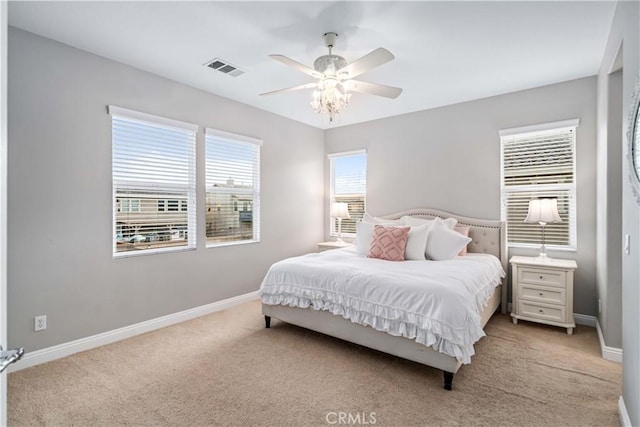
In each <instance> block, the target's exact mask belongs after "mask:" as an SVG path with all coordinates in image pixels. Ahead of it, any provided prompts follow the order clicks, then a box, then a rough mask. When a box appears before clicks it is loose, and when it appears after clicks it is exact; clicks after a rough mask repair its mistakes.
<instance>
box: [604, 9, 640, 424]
mask: <svg viewBox="0 0 640 427" xmlns="http://www.w3.org/2000/svg"><path fill="white" fill-rule="evenodd" d="M638 22H640V5H639V3H638V2H618V5H617V8H616V12H615V15H614V18H613V23H612V25H611V33H610V34H609V41H608V42H607V46H606V49H605V53H604V57H603V60H602V66H601V69H600V72H599V74H598V145H599V150H606V151H609V150H610V147H609V144H610V143H615V141H613V140H608V136H609V135H610V133H609V128H610V127H611V126H619V125H620V124H619V123H618V122H617V121H616V122H614V123H609V122H608V120H609V117H610V115H609V112H608V105H607V100H608V99H609V93H610V89H611V90H614V89H613V88H609V83H610V76H609V73H610V71H611V70H612V65H613V64H614V63H615V60H616V55H617V54H618V50H619V46H620V45H621V44H622V48H623V50H622V69H623V79H622V80H623V81H622V117H623V119H624V122H623V125H624V133H623V141H622V171H621V173H622V204H621V205H619V206H617V207H618V209H620V208H621V209H622V234H623V235H626V234H628V235H629V236H630V239H631V251H630V254H629V255H626V254H624V253H623V254H622V255H621V256H622V304H621V306H620V304H612V303H608V304H607V305H608V309H609V310H614V311H620V309H622V350H623V352H624V354H623V364H622V369H623V379H622V396H623V398H624V402H625V405H626V408H627V412H628V414H629V417H630V419H631V424H632V425H636V426H637V425H640V334H638V331H640V311H639V310H638V307H640V227H639V226H638V222H639V221H640V208H639V207H638V203H636V200H635V199H634V197H633V193H632V189H631V181H630V179H629V173H630V171H629V163H628V161H627V152H628V140H627V138H626V128H627V125H628V122H627V118H628V117H629V112H630V110H629V107H630V105H631V102H632V94H633V91H634V87H635V86H636V82H638V79H639V73H640V65H639V62H640V30H639V29H638ZM598 172H599V177H598V187H599V189H600V188H603V187H605V186H606V185H607V182H606V181H607V173H606V171H601V170H599V171H598ZM600 172H602V173H600ZM599 232H601V230H600V229H599ZM598 237H599V238H603V239H607V240H608V239H609V237H610V236H609V235H607V234H604V235H601V233H599V236H598ZM612 250H614V251H615V248H612ZM618 250H622V249H621V248H619V249H618ZM598 262H599V263H603V262H606V259H598ZM601 286H602V288H603V289H604V291H605V292H607V293H608V289H607V288H608V286H610V284H609V283H602V284H601ZM605 339H608V337H607V336H606V337H605Z"/></svg>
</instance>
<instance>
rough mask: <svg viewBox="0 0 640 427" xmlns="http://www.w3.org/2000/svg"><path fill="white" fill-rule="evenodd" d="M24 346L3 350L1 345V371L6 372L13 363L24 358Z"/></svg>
mask: <svg viewBox="0 0 640 427" xmlns="http://www.w3.org/2000/svg"><path fill="white" fill-rule="evenodd" d="M23 354H24V348H22V347H20V348H14V349H13V350H2V346H1V345H0V373H2V372H4V370H5V369H7V368H8V367H9V365H11V364H12V363H15V362H17V361H18V360H20V359H21V358H22V355H23Z"/></svg>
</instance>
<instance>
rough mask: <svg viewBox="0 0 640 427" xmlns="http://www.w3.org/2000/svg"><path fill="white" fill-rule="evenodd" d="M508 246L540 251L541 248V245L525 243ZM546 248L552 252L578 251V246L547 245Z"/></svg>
mask: <svg viewBox="0 0 640 427" xmlns="http://www.w3.org/2000/svg"><path fill="white" fill-rule="evenodd" d="M508 246H509V248H514V249H531V250H536V251H540V248H541V245H528V244H523V243H509V244H508ZM545 248H546V250H547V251H551V252H577V248H575V247H572V246H549V245H547V246H546V247H545Z"/></svg>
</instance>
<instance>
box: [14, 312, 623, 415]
mask: <svg viewBox="0 0 640 427" xmlns="http://www.w3.org/2000/svg"><path fill="white" fill-rule="evenodd" d="M486 332H487V336H486V337H484V338H483V339H481V340H480V342H479V343H478V344H477V345H476V353H477V354H476V356H474V357H473V361H472V363H471V365H467V366H463V367H462V368H461V369H460V371H459V372H458V374H457V375H456V376H455V379H454V390H453V391H451V392H448V391H445V390H443V388H442V373H441V372H440V371H438V370H436V369H433V368H429V367H425V366H421V365H419V364H416V363H413V362H408V361H405V360H401V359H398V358H395V357H392V356H388V355H385V354H382V353H379V352H376V351H372V350H368V349H365V348H362V347H359V346H356V345H352V344H348V343H345V342H343V341H340V340H337V339H333V338H329V337H326V336H323V335H320V334H317V333H314V332H310V331H307V330H304V329H301V328H298V327H295V326H291V325H287V324H284V323H281V322H279V321H277V320H274V321H273V324H272V328H271V329H264V323H263V318H262V316H261V315H260V305H259V303H258V302H252V303H248V304H244V305H242V306H238V307H236V308H233V309H231V310H227V311H223V312H219V313H215V314H212V315H208V316H204V317H201V318H199V319H195V320H192V321H189V322H185V323H182V324H179V325H175V326H172V327H169V328H165V329H161V330H158V331H155V332H151V333H148V334H145V335H141V336H138V337H134V338H131V339H128V340H126V341H121V342H119V343H115V344H112V345H109V346H105V347H102V348H99V349H95V350H91V351H87V352H84V353H80V354H76V355H73V356H70V357H67V358H65V359H61V360H58V361H54V362H51V363H47V364H45V365H41V366H35V367H32V368H28V369H24V370H22V371H18V372H16V373H12V374H10V375H9V379H8V382H9V411H8V412H9V423H10V425H14V426H18V425H82V426H85V425H87V426H88V425H108V426H115V425H163V426H164V425H223V426H229V425H242V426H244V425H257V426H259V425H273V426H288V425H290V426H304V425H339V424H337V422H339V421H340V419H339V418H338V417H339V416H340V415H339V413H340V412H342V413H343V417H344V418H343V419H342V420H343V421H345V422H349V421H351V422H352V425H353V424H355V423H357V422H358V421H359V422H360V425H366V424H367V423H368V424H369V425H373V424H375V425H393V426H409V425H463V426H470V425H474V426H476V425H487V426H496V425H505V426H507V425H508V426H513V425H527V426H545V425H553V426H565V425H576V426H586V425H593V426H615V425H619V419H618V415H617V400H618V397H619V396H620V383H621V368H620V365H619V364H615V363H612V362H607V361H605V360H603V359H601V358H600V350H599V346H598V339H597V334H596V331H595V329H593V328H588V327H583V326H579V327H578V328H577V330H576V334H575V335H573V336H567V335H566V333H564V331H563V330H562V329H559V328H552V327H546V326H541V325H535V324H532V323H526V322H521V323H520V324H518V325H517V326H516V325H513V324H512V323H511V322H510V319H509V318H508V317H507V316H503V315H496V316H494V317H493V318H492V319H491V321H490V322H489V324H488V325H487V327H486ZM349 416H350V417H351V418H349ZM330 423H331V424H330ZM343 425H344V424H343Z"/></svg>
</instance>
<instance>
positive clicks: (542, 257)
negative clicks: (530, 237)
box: [536, 252, 552, 262]
mask: <svg viewBox="0 0 640 427" xmlns="http://www.w3.org/2000/svg"><path fill="white" fill-rule="evenodd" d="M536 259H537V260H538V261H548V262H551V260H552V258H551V257H549V256H547V254H546V253H545V252H540V254H539V255H538V256H537V257H536Z"/></svg>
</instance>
